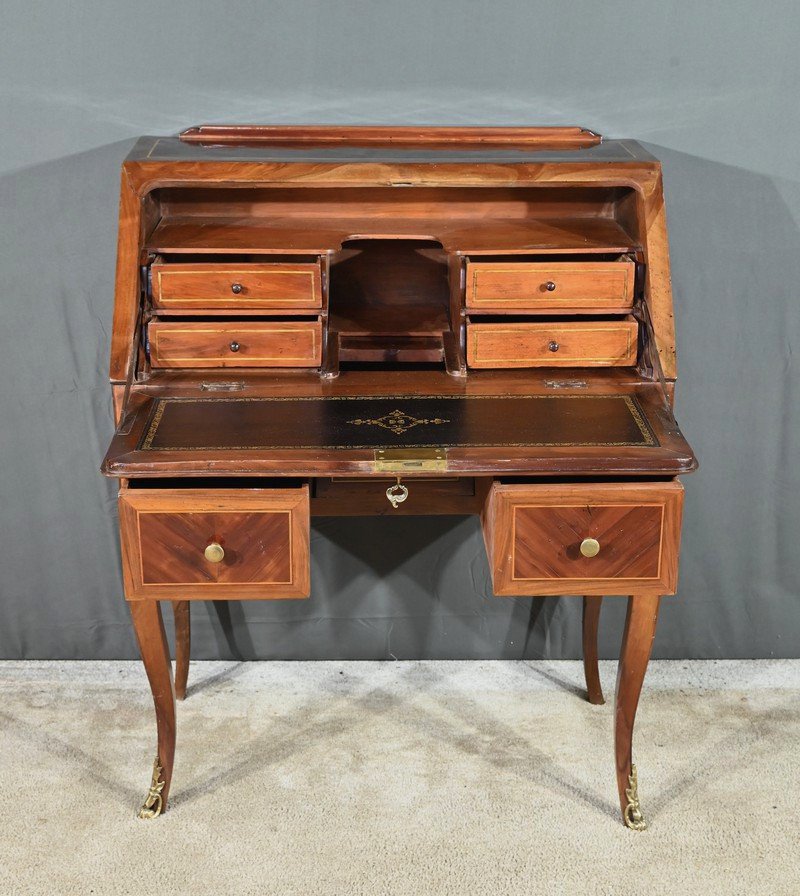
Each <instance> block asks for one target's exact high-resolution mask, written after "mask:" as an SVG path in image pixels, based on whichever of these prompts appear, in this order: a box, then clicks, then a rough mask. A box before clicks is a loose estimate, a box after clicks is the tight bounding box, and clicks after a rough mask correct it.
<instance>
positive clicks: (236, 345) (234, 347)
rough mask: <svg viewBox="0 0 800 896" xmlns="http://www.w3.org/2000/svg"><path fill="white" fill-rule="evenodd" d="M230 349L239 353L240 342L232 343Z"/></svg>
mask: <svg viewBox="0 0 800 896" xmlns="http://www.w3.org/2000/svg"><path fill="white" fill-rule="evenodd" d="M229 348H230V350H231V351H232V352H238V351H239V343H238V342H232V343H231V344H230V346H229Z"/></svg>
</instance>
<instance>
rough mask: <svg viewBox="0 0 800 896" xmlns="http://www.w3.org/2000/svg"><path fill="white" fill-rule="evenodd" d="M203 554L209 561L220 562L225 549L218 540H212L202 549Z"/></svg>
mask: <svg viewBox="0 0 800 896" xmlns="http://www.w3.org/2000/svg"><path fill="white" fill-rule="evenodd" d="M203 555H204V556H205V558H206V560H208V562H209V563H220V562H221V561H222V560H223V558H224V557H225V549H224V548H223V547H222V545H221V544H219V543H218V542H216V541H212V542H211V544H210V545H209V546H208V547H207V548H206V549H205V550H204V551H203Z"/></svg>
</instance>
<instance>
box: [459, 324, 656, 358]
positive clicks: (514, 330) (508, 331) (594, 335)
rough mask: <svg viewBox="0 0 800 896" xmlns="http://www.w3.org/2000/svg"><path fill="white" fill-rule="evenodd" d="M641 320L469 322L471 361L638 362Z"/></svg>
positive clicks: (468, 343)
mask: <svg viewBox="0 0 800 896" xmlns="http://www.w3.org/2000/svg"><path fill="white" fill-rule="evenodd" d="M637 331H638V324H637V323H636V321H634V320H632V319H626V320H620V321H587V322H585V323H577V322H573V321H568V322H564V321H557V322H552V323H543V322H535V323H499V324H498V323H475V322H474V321H473V320H472V319H470V321H469V322H468V324H467V366H468V367H474V368H513V367H614V366H618V367H626V366H630V365H632V364H635V363H636V349H637V345H636V335H637Z"/></svg>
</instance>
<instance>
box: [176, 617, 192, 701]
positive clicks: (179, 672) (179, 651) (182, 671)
mask: <svg viewBox="0 0 800 896" xmlns="http://www.w3.org/2000/svg"><path fill="white" fill-rule="evenodd" d="M172 615H173V616H174V617H175V696H176V697H177V698H178V700H184V699H185V698H186V682H187V681H188V680H189V654H190V652H191V644H192V636H191V626H190V611H189V601H188V600H174V601H172Z"/></svg>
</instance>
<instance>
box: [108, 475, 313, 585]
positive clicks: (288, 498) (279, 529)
mask: <svg viewBox="0 0 800 896" xmlns="http://www.w3.org/2000/svg"><path fill="white" fill-rule="evenodd" d="M119 511H120V528H121V536H122V564H123V575H124V579H125V593H126V597H127V598H128V600H141V599H146V598H156V599H163V598H169V599H173V600H174V599H176V598H180V599H189V600H192V599H194V600H213V599H217V598H222V597H224V598H226V599H236V600H241V599H248V598H254V599H269V598H288V597H308V595H309V591H310V572H309V569H310V567H309V563H310V561H309V546H308V545H309V497H308V487H307V486H303V487H302V488H290V489H252V490H251V489H248V490H237V489H224V490H203V489H174V490H173V489H152V490H149V489H123V490H122V491H121V492H120V498H119ZM211 543H217V544H219V545H221V546H222V548H223V549H224V558H223V559H222V560H221V561H220V562H218V563H212V562H210V561H209V560H207V559H206V557H205V554H204V551H205V548H206V547H207V546H208V545H209V544H211Z"/></svg>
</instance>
